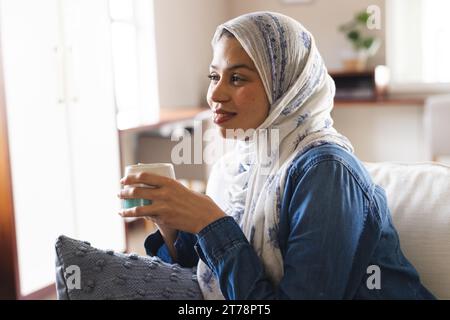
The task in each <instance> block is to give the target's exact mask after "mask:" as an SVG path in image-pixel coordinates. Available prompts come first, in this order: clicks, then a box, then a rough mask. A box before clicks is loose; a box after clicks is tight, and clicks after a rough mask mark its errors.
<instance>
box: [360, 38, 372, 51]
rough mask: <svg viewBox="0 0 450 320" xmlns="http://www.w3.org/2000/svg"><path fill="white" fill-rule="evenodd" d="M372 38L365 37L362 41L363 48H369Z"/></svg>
mask: <svg viewBox="0 0 450 320" xmlns="http://www.w3.org/2000/svg"><path fill="white" fill-rule="evenodd" d="M373 41H374V39H373V38H365V39H363V41H362V45H363V47H364V48H366V49H369V48H370V47H371V46H372V44H373Z"/></svg>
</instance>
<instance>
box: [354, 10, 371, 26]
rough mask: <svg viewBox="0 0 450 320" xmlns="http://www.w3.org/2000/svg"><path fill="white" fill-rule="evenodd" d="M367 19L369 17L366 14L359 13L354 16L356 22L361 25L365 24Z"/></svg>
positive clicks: (363, 12)
mask: <svg viewBox="0 0 450 320" xmlns="http://www.w3.org/2000/svg"><path fill="white" fill-rule="evenodd" d="M369 17H370V15H369V14H368V13H367V12H365V11H361V12H360V13H358V14H357V15H356V21H358V22H359V23H361V24H366V23H367V20H369Z"/></svg>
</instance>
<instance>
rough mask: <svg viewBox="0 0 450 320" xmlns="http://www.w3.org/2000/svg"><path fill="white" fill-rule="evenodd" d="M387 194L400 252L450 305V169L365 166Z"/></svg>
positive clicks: (422, 165) (391, 164) (384, 164)
mask: <svg viewBox="0 0 450 320" xmlns="http://www.w3.org/2000/svg"><path fill="white" fill-rule="evenodd" d="M364 165H365V167H366V168H367V170H368V171H369V173H370V174H371V176H372V178H373V180H374V182H375V183H376V184H378V185H380V186H382V187H383V188H384V190H385V191H386V196H387V200H388V206H389V209H390V211H391V214H392V218H393V222H394V225H395V227H396V229H397V231H398V233H399V237H400V246H401V248H402V250H403V252H404V254H405V256H406V257H407V258H408V260H409V261H410V262H411V263H412V264H413V265H414V266H415V267H416V269H417V271H418V272H419V275H420V277H421V280H422V282H423V284H424V285H425V286H426V287H427V288H428V289H429V290H430V291H431V292H432V293H433V294H434V295H435V296H436V297H437V298H439V299H450V167H449V166H446V165H443V164H438V163H435V162H426V163H395V162H380V163H364Z"/></svg>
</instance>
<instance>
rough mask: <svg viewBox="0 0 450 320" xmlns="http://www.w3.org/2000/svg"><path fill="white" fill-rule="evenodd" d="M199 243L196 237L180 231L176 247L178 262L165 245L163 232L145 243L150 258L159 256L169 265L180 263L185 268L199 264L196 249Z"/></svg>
mask: <svg viewBox="0 0 450 320" xmlns="http://www.w3.org/2000/svg"><path fill="white" fill-rule="evenodd" d="M196 242H197V238H196V236H195V235H193V234H191V233H187V232H183V231H178V233H177V238H176V240H175V243H174V246H175V250H176V251H177V261H173V259H172V257H171V256H170V253H169V249H168V248H167V246H166V244H165V243H164V239H163V237H162V235H161V232H159V230H157V231H156V232H154V233H152V234H150V235H149V236H148V237H147V238H146V239H145V242H144V247H145V251H146V252H147V254H148V255H150V256H158V257H159V258H161V260H163V261H164V262H167V263H178V264H179V265H180V266H182V267H185V268H192V267H194V266H196V265H197V263H198V255H197V253H196V251H195V249H194V244H195V243H196Z"/></svg>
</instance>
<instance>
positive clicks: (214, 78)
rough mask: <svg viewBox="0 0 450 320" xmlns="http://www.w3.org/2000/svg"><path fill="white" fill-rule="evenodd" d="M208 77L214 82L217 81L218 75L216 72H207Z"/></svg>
mask: <svg viewBox="0 0 450 320" xmlns="http://www.w3.org/2000/svg"><path fill="white" fill-rule="evenodd" d="M208 78H209V80H211V81H215V82H217V81H219V76H218V75H216V74H209V75H208Z"/></svg>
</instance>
